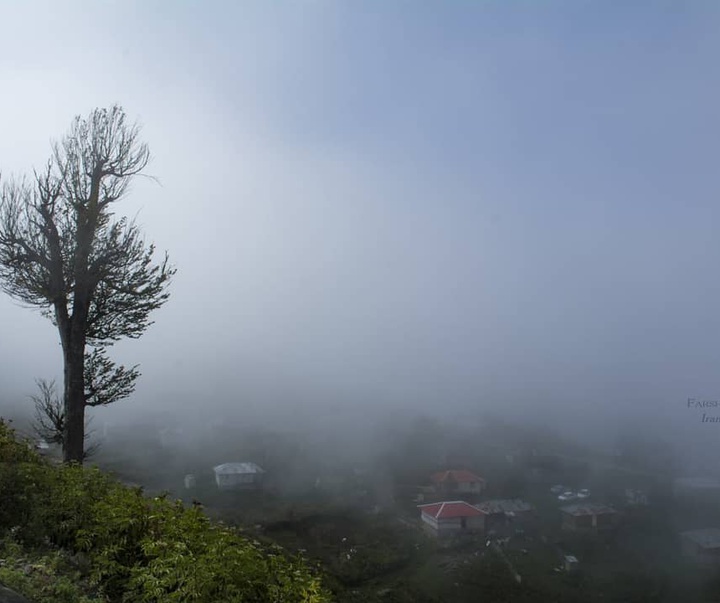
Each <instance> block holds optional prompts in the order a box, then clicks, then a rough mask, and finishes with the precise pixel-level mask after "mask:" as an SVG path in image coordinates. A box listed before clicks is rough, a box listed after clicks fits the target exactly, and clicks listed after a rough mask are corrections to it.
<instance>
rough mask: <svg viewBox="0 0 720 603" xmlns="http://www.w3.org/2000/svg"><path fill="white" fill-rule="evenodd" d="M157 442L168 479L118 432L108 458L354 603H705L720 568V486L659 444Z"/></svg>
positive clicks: (278, 435)
mask: <svg viewBox="0 0 720 603" xmlns="http://www.w3.org/2000/svg"><path fill="white" fill-rule="evenodd" d="M148 434H150V435H148V437H151V430H148ZM158 434H159V435H158ZM431 434H432V435H431ZM475 434H477V435H482V436H483V437H474V436H475ZM135 435H136V436H137V433H136V434H135ZM170 435H172V437H170ZM152 437H153V438H154V440H155V442H154V444H153V445H154V446H156V451H155V454H154V458H155V465H156V466H157V467H160V466H162V467H164V471H162V472H153V471H149V470H148V469H149V468H148V466H147V464H144V465H143V466H134V465H133V464H132V463H131V462H130V461H128V460H127V459H126V460H123V459H122V458H119V457H118V458H114V459H113V458H112V457H113V455H114V452H113V446H112V438H109V440H108V443H107V445H106V446H105V447H104V450H102V451H101V453H100V454H99V455H98V459H97V463H98V465H99V466H101V467H103V468H106V469H109V470H111V471H114V472H115V473H116V474H117V475H119V476H120V477H121V478H122V479H124V480H127V481H128V483H134V484H142V485H143V486H145V487H146V488H147V489H148V491H149V492H153V491H155V492H160V491H163V492H167V493H169V494H170V495H171V496H174V497H177V498H180V499H182V500H183V501H185V502H186V503H187V504H201V505H202V506H203V507H204V508H205V510H206V511H207V513H208V514H209V515H211V516H213V517H214V518H215V519H217V520H219V521H222V522H224V523H227V524H229V525H234V526H237V527H238V528H239V529H241V530H242V531H244V532H246V533H247V534H248V535H250V536H252V537H253V538H256V539H259V540H264V541H267V542H272V543H276V544H280V545H281V546H282V547H283V548H285V549H286V550H288V551H289V552H290V553H296V554H299V555H302V556H303V557H306V558H308V559H309V560H311V561H312V562H315V563H318V564H319V566H320V567H321V568H322V571H323V572H325V573H326V575H328V576H329V580H330V584H331V586H332V587H333V590H334V592H335V593H336V594H337V595H338V600H341V601H354V600H357V601H428V602H430V601H444V600H447V598H446V597H447V595H446V591H447V589H451V590H452V592H454V593H456V594H455V595H454V598H455V599H456V600H458V601H472V600H475V599H474V598H473V597H476V596H477V594H478V593H479V592H480V591H482V592H489V591H488V589H490V590H493V589H494V590H496V591H497V594H496V596H497V597H499V598H496V599H492V600H499V601H502V600H505V599H503V598H502V597H504V596H507V597H508V598H507V600H514V601H523V600H528V601H530V600H555V599H549V598H548V599H537V598H535V599H533V597H538V596H543V597H545V596H547V597H551V596H552V597H557V600H560V601H581V600H582V601H595V600H617V601H630V600H643V601H645V600H647V601H650V600H658V601H659V600H670V599H662V598H657V597H659V596H660V594H659V593H663V596H666V595H667V593H668V592H679V591H682V592H693V593H696V594H695V595H694V596H696V599H692V600H698V601H701V600H704V599H703V598H702V597H703V596H704V595H703V593H705V592H706V591H707V589H708V588H712V585H713V584H715V582H714V580H716V576H717V575H718V570H719V569H720V512H719V511H718V508H720V507H719V506H718V502H720V480H718V479H717V478H716V477H714V476H701V477H697V476H688V475H680V474H679V472H678V469H676V468H675V466H674V465H673V463H671V462H669V461H668V460H667V459H666V458H664V457H662V456H659V455H657V454H656V452H655V449H654V448H653V447H652V446H647V447H646V448H647V451H648V454H644V452H643V450H642V446H638V449H637V450H616V451H614V452H613V453H612V454H601V453H598V452H593V451H592V450H589V449H583V448H582V447H578V446H577V445H576V444H573V443H571V442H567V441H563V440H562V439H561V438H557V437H555V436H548V435H547V434H538V433H535V432H533V431H532V430H527V429H525V430H521V429H519V428H515V427H512V426H509V425H503V426H502V428H499V427H498V426H494V425H493V426H491V427H489V426H483V425H480V424H478V426H477V427H475V426H473V425H469V426H468V425H463V426H458V425H452V424H443V423H442V422H439V421H433V420H429V419H418V420H416V421H414V422H410V423H409V424H408V425H406V426H403V427H400V428H399V429H398V431H396V432H394V437H393V438H391V439H388V440H387V441H386V444H385V445H383V446H377V448H376V449H375V450H374V454H372V455H368V454H365V455H364V456H362V455H358V454H355V455H354V454H353V453H352V451H351V450H352V449H353V446H352V442H351V438H347V441H346V450H344V451H343V450H342V449H341V448H338V449H335V450H334V454H333V449H332V446H335V445H337V444H336V443H334V442H332V441H331V440H330V439H325V440H323V439H322V438H317V437H316V438H314V441H315V442H318V441H321V442H322V444H321V445H320V444H316V445H315V446H313V443H312V442H310V441H308V439H304V436H303V435H302V434H301V433H295V434H293V432H292V431H284V432H267V433H264V434H263V432H262V431H261V430H258V429H254V430H248V431H247V433H242V434H234V435H233V436H232V437H230V438H229V439H226V437H225V436H223V435H222V432H221V430H219V428H215V431H214V436H213V440H212V446H213V447H214V449H215V450H214V452H213V454H207V453H209V448H210V446H209V445H208V446H207V447H206V446H205V444H204V443H202V442H201V441H198V444H197V446H198V448H197V450H201V449H202V450H204V452H205V453H206V454H205V455H204V457H205V458H207V461H205V460H201V457H203V455H200V456H198V457H195V458H194V459H190V458H186V459H184V460H183V459H182V458H181V457H180V452H179V451H180V447H181V446H184V447H186V448H187V447H188V438H187V437H185V436H184V435H183V432H182V431H177V430H172V429H167V428H163V429H161V430H159V431H157V432H156V435H155V436H152ZM145 445H146V446H147V445H149V444H147V443H146V444H145ZM211 459H214V460H215V461H217V462H216V463H213V462H211ZM670 576H672V578H670ZM538 593H541V595H539V594H538ZM608 593H615V594H614V595H612V596H610V595H609V594H608ZM633 593H634V594H633ZM638 593H640V594H642V593H644V595H643V596H645V597H646V598H644V599H633V598H632V596H636V595H637V596H640V594H638ZM652 593H656V595H653V594H652ZM631 595H632V596H631ZM653 596H655V597H656V598H655V599H654V598H652V597H653ZM523 597H525V598H523ZM613 597H614V598H613ZM648 597H649V598H648ZM708 600H712V599H708Z"/></svg>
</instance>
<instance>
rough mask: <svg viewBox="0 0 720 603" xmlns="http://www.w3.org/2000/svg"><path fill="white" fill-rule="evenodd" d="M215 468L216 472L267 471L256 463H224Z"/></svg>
mask: <svg viewBox="0 0 720 603" xmlns="http://www.w3.org/2000/svg"><path fill="white" fill-rule="evenodd" d="M213 470H214V471H215V473H265V471H264V470H263V469H262V467H260V466H259V465H256V464H255V463H223V464H222V465H218V466H217V467H214V468H213Z"/></svg>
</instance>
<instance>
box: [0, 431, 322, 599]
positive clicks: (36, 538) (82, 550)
mask: <svg viewBox="0 0 720 603" xmlns="http://www.w3.org/2000/svg"><path fill="white" fill-rule="evenodd" d="M0 459H3V460H4V462H3V464H2V467H3V470H2V472H0V488H2V490H0V491H2V492H3V499H2V503H3V505H2V506H1V507H2V508H3V509H4V510H6V511H7V512H5V511H4V512H3V513H2V514H0V528H4V529H5V530H8V529H11V530H12V531H13V533H14V535H15V537H16V538H17V539H18V540H19V541H20V542H22V543H24V544H25V545H32V546H39V545H40V544H42V543H45V544H46V545H52V546H54V547H58V548H60V549H62V550H65V551H68V552H69V553H71V554H80V555H82V556H83V558H85V559H86V560H87V563H88V566H89V569H88V575H89V578H90V580H91V583H92V584H93V585H94V586H95V587H96V588H97V589H99V592H101V593H102V594H103V595H104V596H105V597H106V598H107V599H108V600H110V601H123V602H124V601H133V602H138V603H143V602H145V603H151V602H152V603H171V602H188V603H192V602H202V603H212V602H214V601H217V602H223V603H233V602H236V601H237V602H239V601H242V602H248V603H249V602H253V601H257V602H260V601H262V602H278V603H279V602H285V601H287V602H298V603H301V602H303V603H322V602H325V601H328V600H329V599H328V595H327V594H326V592H325V590H324V589H323V588H322V586H321V583H320V580H319V578H318V577H317V576H315V575H314V574H313V573H312V572H311V571H310V570H309V569H308V567H307V565H306V564H305V563H304V561H303V560H302V559H299V558H289V557H288V556H287V555H285V554H284V553H283V552H282V551H281V550H280V549H278V548H273V547H270V548H268V547H262V546H261V545H260V544H259V543H257V542H253V541H250V540H248V539H246V538H244V537H243V536H242V535H240V534H239V533H237V532H235V531H233V530H232V529H230V528H227V527H222V526H219V525H216V524H213V523H211V522H210V520H209V519H208V518H207V517H206V516H205V515H204V513H203V512H202V510H201V509H200V508H199V507H197V506H193V507H192V508H185V507H184V506H183V505H182V503H181V502H179V501H176V502H172V501H169V500H168V499H167V498H166V497H163V496H160V497H155V498H152V499H149V498H146V497H144V496H143V494H142V490H141V489H139V488H134V489H133V488H128V487H125V486H123V485H121V484H119V483H118V482H116V481H114V480H112V479H111V478H110V477H108V476H107V475H105V474H103V473H102V472H100V471H98V470H97V469H85V468H83V467H80V466H62V467H54V466H51V465H49V464H47V463H45V462H43V461H42V460H41V459H40V458H39V457H38V456H37V455H36V454H34V452H33V451H32V450H31V448H30V447H29V446H27V445H26V444H24V443H22V442H18V441H17V440H16V439H15V437H14V434H13V433H12V430H10V429H9V427H8V426H7V425H6V424H5V423H2V422H0ZM7 487H12V490H8V489H7ZM6 507H7V509H6ZM69 584H70V583H68V582H67V581H63V580H57V581H56V582H55V585H54V588H55V589H56V591H57V593H56V596H57V599H55V600H57V601H62V600H63V599H62V598H61V597H63V596H65V595H63V594H62V593H61V592H60V591H62V590H63V589H66V590H67V589H69V588H70V587H69ZM58 589H60V590H58ZM67 592H68V593H70V592H71V591H70V590H67ZM68 596H71V595H70V594H69V595H68ZM76 600H79V599H76Z"/></svg>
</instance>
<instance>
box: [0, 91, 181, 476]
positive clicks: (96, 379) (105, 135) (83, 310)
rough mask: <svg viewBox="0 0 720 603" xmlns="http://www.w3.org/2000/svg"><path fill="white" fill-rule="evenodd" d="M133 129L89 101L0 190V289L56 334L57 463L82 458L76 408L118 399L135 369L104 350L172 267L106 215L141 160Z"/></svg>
mask: <svg viewBox="0 0 720 603" xmlns="http://www.w3.org/2000/svg"><path fill="white" fill-rule="evenodd" d="M139 134H140V129H139V126H138V125H137V124H130V123H128V122H127V119H126V115H125V112H124V111H123V109H122V108H121V107H119V106H117V105H116V106H113V107H110V108H108V109H96V110H94V111H92V112H91V113H90V115H89V116H88V117H86V118H82V117H76V118H75V120H74V121H73V124H72V126H71V128H70V130H69V132H68V133H67V134H66V135H65V136H64V137H63V138H62V140H61V141H60V142H58V143H55V144H54V145H53V147H52V155H51V158H50V160H49V161H48V163H47V165H46V167H45V169H44V170H42V171H40V172H38V171H35V172H34V173H33V177H32V178H23V179H15V180H11V181H9V182H5V183H4V184H3V186H2V189H0V287H2V289H3V290H4V291H5V292H6V293H8V294H9V295H10V296H11V297H13V298H14V299H16V300H18V301H20V302H21V303H23V304H25V305H27V306H30V307H36V308H40V309H41V310H42V311H43V313H44V314H45V315H46V316H47V317H48V318H50V319H51V320H52V322H53V324H54V325H55V326H56V327H57V329H58V332H59V334H60V342H61V345H62V351H63V366H64V376H63V381H64V391H63V441H62V444H63V457H64V460H65V461H66V462H72V461H76V462H82V459H83V448H84V442H85V409H86V407H87V406H94V405H104V404H110V403H112V402H115V401H117V400H119V399H121V398H124V397H126V396H127V395H129V394H130V393H131V392H132V391H133V388H134V383H135V380H136V379H137V377H138V376H139V373H138V371H137V367H133V368H130V369H126V368H125V367H123V366H119V367H116V366H115V365H114V364H113V362H112V361H111V360H110V359H109V358H108V357H107V355H106V351H105V350H106V348H107V347H108V346H110V345H112V344H113V343H114V342H115V341H118V340H119V339H121V338H123V337H129V338H138V337H140V336H141V335H142V334H143V332H144V331H145V330H146V329H147V328H148V326H150V324H152V323H151V321H150V314H151V313H152V311H153V310H156V309H158V308H160V307H161V306H162V305H163V304H164V303H165V302H166V301H167V299H168V297H169V292H168V285H169V283H170V280H171V278H172V276H173V275H174V274H175V269H174V268H172V267H171V266H170V264H169V262H168V257H167V254H165V256H164V258H163V259H162V260H161V261H160V262H159V263H155V262H154V261H153V260H154V253H155V247H154V245H152V244H150V245H146V244H145V241H144V240H143V238H142V235H141V233H140V231H139V229H138V227H137V226H136V225H135V224H134V223H133V222H132V221H128V220H127V218H124V217H121V218H118V219H115V218H114V209H115V204H116V203H117V202H118V201H120V200H121V199H122V198H123V197H124V196H125V195H126V193H127V192H128V186H129V184H130V182H131V181H132V179H133V178H134V177H135V176H137V175H139V174H140V173H141V172H142V171H143V169H144V168H145V167H146V166H147V163H148V161H149V158H150V153H149V150H148V147H147V145H146V144H144V143H142V142H141V141H140V139H139ZM88 348H90V349H91V351H89V350H88ZM88 371H89V372H88Z"/></svg>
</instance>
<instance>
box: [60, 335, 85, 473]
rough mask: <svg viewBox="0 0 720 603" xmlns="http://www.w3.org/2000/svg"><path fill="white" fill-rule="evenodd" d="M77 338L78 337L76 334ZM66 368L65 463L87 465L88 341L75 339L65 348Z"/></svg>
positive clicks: (79, 338) (71, 339) (83, 338)
mask: <svg viewBox="0 0 720 603" xmlns="http://www.w3.org/2000/svg"><path fill="white" fill-rule="evenodd" d="M73 335H75V333H73ZM63 361H64V364H65V371H64V373H65V392H64V393H65V396H64V402H65V433H64V434H63V440H64V441H63V460H64V461H65V462H66V463H70V462H77V463H82V462H83V456H84V452H85V337H84V334H83V335H81V336H80V337H71V338H70V341H69V342H68V343H67V344H66V345H65V346H63Z"/></svg>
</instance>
